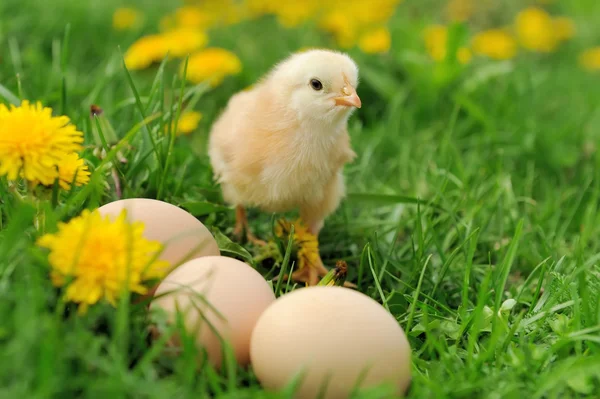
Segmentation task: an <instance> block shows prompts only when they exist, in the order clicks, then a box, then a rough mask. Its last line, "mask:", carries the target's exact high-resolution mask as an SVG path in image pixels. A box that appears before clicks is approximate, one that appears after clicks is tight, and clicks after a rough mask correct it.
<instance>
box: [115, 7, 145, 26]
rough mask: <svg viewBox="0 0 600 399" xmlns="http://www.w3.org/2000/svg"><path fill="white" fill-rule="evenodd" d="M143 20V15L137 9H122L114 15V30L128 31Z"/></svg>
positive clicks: (117, 10)
mask: <svg viewBox="0 0 600 399" xmlns="http://www.w3.org/2000/svg"><path fill="white" fill-rule="evenodd" d="M140 19H141V13H140V12H139V11H138V10H136V9H135V8H129V7H122V8H118V9H116V10H115V12H114V14H113V19H112V20H113V28H114V29H115V30H127V29H131V28H133V27H134V26H135V25H136V24H137V23H138V22H139V21H140Z"/></svg>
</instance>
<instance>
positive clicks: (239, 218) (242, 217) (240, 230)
mask: <svg viewBox="0 0 600 399" xmlns="http://www.w3.org/2000/svg"><path fill="white" fill-rule="evenodd" d="M244 232H246V240H247V241H248V242H249V243H252V244H254V245H257V246H260V247H264V246H266V245H267V242H266V241H263V240H261V239H259V238H258V237H256V236H255V235H254V234H253V233H252V231H251V230H250V226H249V225H248V216H247V215H246V209H245V208H244V207H242V206H239V205H238V206H237V207H236V208H235V228H234V229H233V235H234V237H235V238H236V239H237V240H238V241H241V240H242V237H243V235H244Z"/></svg>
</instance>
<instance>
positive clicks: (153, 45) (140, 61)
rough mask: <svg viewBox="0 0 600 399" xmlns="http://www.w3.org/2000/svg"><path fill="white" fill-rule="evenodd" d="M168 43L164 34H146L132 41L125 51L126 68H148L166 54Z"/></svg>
mask: <svg viewBox="0 0 600 399" xmlns="http://www.w3.org/2000/svg"><path fill="white" fill-rule="evenodd" d="M168 49H169V47H168V43H167V41H166V40H165V37H164V36H161V35H147V36H144V37H141V38H140V39H138V40H137V41H136V42H135V43H133V44H132V45H131V46H130V47H129V49H127V52H126V53H125V57H124V58H125V65H126V66H127V69H130V70H138V69H144V68H148V67H149V66H150V65H152V64H153V63H155V62H157V61H160V60H162V59H163V58H165V56H166V55H167V51H168Z"/></svg>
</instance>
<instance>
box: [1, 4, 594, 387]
mask: <svg viewBox="0 0 600 399" xmlns="http://www.w3.org/2000/svg"><path fill="white" fill-rule="evenodd" d="M125 3H126V4H125ZM279 3H282V4H283V3H285V2H283V1H280V2H279ZM313 3H314V2H310V4H313ZM322 3H325V2H322ZM388 3H389V1H388ZM451 3H452V4H453V5H454V6H456V7H455V8H454V12H453V13H452V12H451V13H450V14H452V15H451V16H449V15H448V12H447V6H448V4H447V2H443V1H434V0H422V1H416V0H404V1H403V2H399V4H398V5H397V6H396V7H395V11H394V12H393V15H384V16H383V17H382V18H381V19H382V20H381V21H377V24H378V28H377V29H380V30H379V31H376V32H377V33H373V35H372V36H371V37H370V38H367V39H370V40H367V39H364V40H359V44H360V45H353V44H354V39H355V38H354V37H352V35H351V34H350V33H354V32H353V31H352V29H353V28H352V27H354V26H355V25H359V23H358V22H357V21H358V19H360V18H359V17H358V16H356V20H353V19H352V18H350V17H348V18H346V19H343V21H344V22H345V23H346V24H347V25H345V28H344V29H342V30H341V31H338V32H337V36H335V35H332V34H331V32H327V31H325V30H324V28H323V27H322V26H319V24H318V21H317V20H316V17H314V16H312V14H310V12H309V13H308V14H309V15H308V17H309V18H307V19H306V20H304V21H296V20H295V19H297V18H295V17H298V16H299V15H301V13H302V12H303V11H306V9H302V8H301V7H300V8H299V9H291V7H292V6H290V8H289V9H287V13H285V14H281V15H280V18H279V19H277V18H276V17H275V16H273V15H270V14H269V15H259V16H256V17H255V18H245V19H244V18H243V19H242V20H241V21H233V22H235V23H233V22H231V21H230V22H229V23H227V24H224V25H219V26H215V27H211V28H210V29H209V30H208V31H207V32H208V38H209V44H208V45H209V46H211V47H220V48H224V49H227V50H228V51H230V52H232V53H233V54H235V56H236V57H238V58H239V60H240V65H241V70H240V71H239V72H237V73H231V74H229V75H227V76H224V77H223V79H222V81H221V82H218V83H219V84H215V85H212V86H211V85H209V84H207V83H206V82H197V81H191V80H185V79H182V78H181V70H182V69H185V68H186V65H187V68H188V72H190V71H189V68H190V67H191V66H192V64H191V62H190V61H191V59H192V58H189V59H188V58H186V55H185V54H183V55H181V56H176V57H169V58H165V60H164V62H161V61H162V55H161V54H159V55H158V57H159V59H158V61H157V62H155V63H153V64H152V65H148V66H147V67H140V68H135V67H126V65H130V66H133V65H134V64H135V62H133V61H131V60H130V62H129V63H125V62H124V57H125V58H126V56H127V54H128V53H127V50H128V49H129V48H130V46H131V45H132V44H133V43H134V42H135V41H136V40H138V39H140V38H141V37H143V36H144V35H151V34H158V33H159V32H160V31H159V26H160V25H163V27H164V25H165V24H167V23H168V22H169V21H167V20H164V19H163V17H165V16H167V15H172V13H173V12H174V11H175V10H176V9H177V8H178V7H180V6H181V4H179V2H176V1H173V2H162V1H153V0H130V1H127V2H124V1H117V0H105V1H96V0H90V1H82V2H76V1H69V0H52V1H49V2H43V1H40V0H20V1H17V0H2V1H1V2H0V104H5V105H7V106H8V105H9V104H14V105H18V104H20V103H21V101H22V100H29V101H30V102H36V101H40V102H41V103H42V104H43V105H44V106H46V107H50V108H52V110H53V115H55V116H60V115H65V116H68V117H69V118H70V120H71V123H72V124H73V125H75V126H76V127H77V129H78V130H79V131H81V132H83V137H84V147H83V149H82V150H81V151H80V152H79V155H80V156H81V158H83V159H84V161H85V164H86V165H87V166H88V170H89V171H90V172H91V174H90V176H89V178H88V179H86V181H81V184H72V185H71V186H70V187H69V188H68V189H65V188H64V187H62V186H61V185H59V184H53V183H51V184H47V185H46V186H44V185H43V184H41V185H40V184H38V185H37V186H34V185H33V184H32V182H31V181H28V180H26V179H25V178H11V176H10V174H9V173H7V169H6V165H7V162H8V161H6V159H9V158H10V157H11V152H10V151H11V150H10V148H11V147H10V145H8V146H7V144H6V142H8V141H9V137H8V136H9V135H10V136H11V137H12V135H14V134H17V135H19V134H21V135H22V137H23V138H24V140H25V138H26V137H27V134H28V133H29V130H27V131H23V130H22V129H20V128H19V126H16V125H9V124H7V123H6V122H4V121H3V119H2V118H3V116H2V112H1V111H2V108H1V106H0V174H1V177H0V320H2V322H1V323H0V353H1V355H0V359H1V360H0V397H1V398H11V399H12V398H71V397H73V398H75V397H77V398H79V397H81V398H84V397H85V398H108V397H122V398H125V397H127V398H205V397H218V398H232V399H233V398H287V397H291V396H289V394H286V393H285V392H282V393H267V392H266V391H263V389H262V388H261V386H260V384H259V382H258V381H257V379H256V377H255V376H254V374H253V373H252V369H251V368H241V367H238V368H235V367H229V368H227V369H226V370H225V371H223V372H220V373H219V372H216V371H214V370H213V369H212V368H211V367H209V366H203V367H198V366H197V365H196V360H195V357H194V356H195V355H194V353H195V352H194V350H193V349H190V348H187V347H186V350H185V351H184V352H183V354H181V355H180V356H176V357H171V356H167V355H166V354H165V353H164V352H163V350H162V349H163V345H164V342H161V341H153V340H152V339H151V337H150V334H149V328H148V327H149V319H148V317H147V312H146V309H145V307H144V306H143V305H141V304H139V303H137V302H135V301H133V302H132V301H127V300H126V299H124V300H120V301H117V302H118V303H117V305H116V306H113V305H111V304H110V303H108V302H107V301H105V300H100V301H98V303H97V304H94V305H91V306H90V307H89V309H88V311H87V312H86V313H79V312H77V306H76V304H74V303H72V302H70V301H68V300H66V299H65V297H64V296H63V294H64V292H65V290H64V289H63V288H62V287H60V286H56V285H54V284H53V280H52V279H51V278H50V270H51V267H52V265H51V262H49V259H48V251H47V250H45V249H44V248H41V247H40V246H39V245H38V244H37V243H38V241H37V240H38V238H39V237H41V236H42V235H43V234H45V233H53V232H55V231H56V228H57V223H58V222H60V221H64V222H66V221H68V220H70V219H71V218H73V217H75V216H77V215H79V214H80V213H81V212H82V210H84V209H86V208H87V209H95V208H97V207H98V206H101V205H103V204H106V203H108V202H110V201H114V200H117V199H119V198H135V197H144V198H154V199H159V200H162V201H166V202H169V203H172V204H175V205H178V206H181V207H183V208H185V209H186V210H188V211H189V212H190V213H192V214H193V215H194V216H196V217H197V218H198V219H199V220H200V221H201V222H202V223H204V224H205V225H206V226H208V227H210V228H211V230H212V231H213V233H214V234H215V235H218V237H219V243H220V244H221V245H222V247H223V248H225V254H227V255H228V256H234V257H238V258H239V259H243V260H246V261H248V262H249V263H252V265H253V266H254V267H256V268H257V270H259V271H260V272H261V273H262V274H263V275H264V276H265V278H266V279H267V280H271V279H272V278H273V277H274V276H276V275H278V274H279V272H280V268H281V267H289V266H291V264H292V263H295V261H296V257H295V253H290V254H287V255H289V258H290V261H291V263H290V264H289V265H288V262H284V261H282V259H284V258H285V255H286V254H285V253H283V252H277V253H275V254H273V256H272V257H267V258H266V259H263V258H265V257H264V256H263V257H261V252H260V250H259V249H257V247H255V246H253V245H250V244H248V243H245V242H241V243H240V244H236V243H235V241H234V237H233V234H232V232H233V226H234V223H235V211H234V209H232V208H230V207H228V206H227V204H225V203H224V202H223V199H222V196H221V192H220V189H219V186H218V185H217V184H216V183H215V182H214V180H213V176H212V170H211V166H210V163H209V159H208V156H207V138H208V132H209V129H210V126H211V124H212V122H213V121H214V120H215V118H216V117H217V116H218V114H219V112H220V111H221V109H222V108H223V107H224V106H225V104H226V103H227V100H228V99H229V97H230V96H231V95H232V94H234V93H235V92H237V91H239V90H242V89H245V88H247V87H249V86H250V85H252V84H253V83H254V82H255V81H256V80H257V79H259V78H260V77H261V76H262V75H263V74H265V73H266V72H267V71H268V69H269V68H270V67H271V66H272V65H274V64H275V63H276V62H277V61H279V60H281V59H283V58H284V57H286V56H287V55H289V54H290V52H293V51H297V50H301V49H304V48H307V47H327V48H333V49H340V48H341V49H343V50H344V51H347V52H348V54H350V55H351V56H352V57H353V59H354V60H355V61H356V63H357V64H358V65H359V68H360V85H359V87H358V93H359V95H360V97H361V100H362V108H361V109H360V110H358V111H357V112H356V113H355V114H354V115H353V116H352V118H351V119H350V122H349V133H350V136H351V140H352V147H353V149H354V150H355V152H356V153H357V155H358V157H357V158H356V160H355V161H354V162H353V163H352V164H350V165H348V166H347V167H346V168H345V171H344V173H345V176H346V181H347V186H348V187H347V190H348V195H347V197H346V198H345V199H344V201H343V202H342V205H341V206H340V207H339V208H338V209H337V211H336V212H335V214H334V215H332V216H331V217H329V218H328V219H327V220H326V222H325V227H324V229H323V231H322V232H321V234H320V236H319V244H320V251H321V255H322V257H323V259H324V261H325V263H326V265H327V266H328V267H332V266H333V265H334V264H335V262H336V261H338V260H345V261H346V262H347V264H348V276H347V280H348V281H350V282H352V283H354V284H356V285H357V287H358V288H357V289H358V290H359V291H361V292H363V293H365V294H366V295H368V296H370V297H372V298H373V299H375V300H377V301H378V302H379V303H381V304H382V305H383V306H385V307H386V308H387V309H388V310H389V312H391V313H392V314H393V315H394V317H395V318H396V319H397V321H398V323H399V324H400V326H401V327H402V328H403V329H404V331H405V332H406V334H407V336H408V339H409V342H410V345H411V348H412V385H411V388H410V391H409V392H408V394H407V396H408V397H409V398H439V399H441V398H513V397H514V398H598V397H600V266H599V259H600V239H599V238H598V237H599V235H600V213H599V212H598V207H599V206H600V154H598V143H599V140H600V90H599V87H600V74H599V72H600V49H599V50H597V52H596V55H595V56H594V53H592V52H588V53H584V52H585V51H586V50H588V49H590V48H593V47H594V46H600V3H598V2H597V1H595V0H572V1H569V2H567V1H563V2H558V1H554V2H553V1H543V2H542V1H527V2H524V1H520V0H512V1H508V0H507V1H502V2H492V1H489V0H488V1H465V0H463V1H456V0H454V1H452V2H451ZM469 3H470V4H471V5H473V4H475V5H476V6H475V8H474V10H473V11H472V12H471V13H467V14H470V15H465V17H466V19H464V21H463V22H456V20H457V19H461V18H459V17H460V15H457V14H460V13H459V12H458V11H460V9H459V8H458V6H460V5H461V4H467V5H468V4H469ZM496 3H498V4H496ZM500 3H501V4H500ZM223 4H224V3H221V5H220V6H219V7H217V9H221V10H224V8H223V7H224V6H223ZM353 4H354V3H352V2H349V3H348V4H347V6H348V7H353ZM123 6H128V7H133V8H134V9H135V10H137V12H138V13H139V14H138V15H137V17H136V16H135V15H132V16H129V17H128V16H127V15H125V17H123V18H122V19H123V20H122V21H121V22H122V23H123V29H117V28H115V27H113V14H114V12H115V11H116V10H117V9H118V8H119V7H123ZM305 6H306V7H309V4H308V3H306V4H305ZM529 6H536V7H541V8H542V9H544V10H546V12H547V13H548V14H550V15H551V16H552V17H554V18H556V19H555V20H553V21H555V22H556V21H560V23H558V22H557V23H555V24H554V25H549V26H546V25H543V24H540V23H536V21H533V20H524V21H522V23H523V24H524V25H523V26H524V27H523V29H522V30H523V32H521V33H522V34H523V35H525V36H526V37H525V38H523V37H522V36H519V35H518V34H517V33H515V28H514V26H515V24H514V22H515V20H516V16H517V15H523V14H519V13H520V12H523V10H524V9H525V8H526V7H529ZM279 7H281V5H279ZM296 7H297V6H296ZM367 9H368V10H371V11H381V13H383V14H385V12H386V11H385V9H384V7H382V6H376V5H373V6H371V7H367ZM457 10H458V11H457ZM466 10H467V11H469V10H468V8H467V9H466ZM309 11H310V10H309ZM210 12H216V11H214V10H213V11H210ZM371 14H373V15H371ZM376 14H377V12H373V13H368V12H367V13H362V14H359V16H360V15H362V16H363V17H364V18H367V19H368V18H373V19H376V18H378V16H377V15H376ZM228 15H229V14H227V15H226V17H228ZM544 15H545V14H544ZM451 17H452V18H451ZM558 17H561V19H558ZM562 17H564V18H562ZM286 18H287V19H286ZM161 20H162V24H161V22H160V21H161ZM544 21H545V20H544ZM171 22H172V21H171ZM294 22H299V23H298V24H293V23H294ZM290 24H293V25H295V26H287V25H290ZM353 24H355V25H353ZM377 24H375V25H377ZM284 25H286V26H284ZM435 25H439V26H437V28H436V27H435ZM432 26H433V28H432ZM442 26H444V27H446V28H442ZM383 27H387V29H388V30H385V29H384V28H383ZM573 27H574V30H573V29H572V28H573ZM501 28H502V29H504V28H505V29H506V30H503V31H491V32H490V31H489V30H491V29H501ZM357 29H358V28H357ZM198 30H202V29H200V28H198ZM348 32H350V33H348ZM388 32H389V38H391V46H390V47H389V48H387V47H388V46H387V43H386V41H387V38H388V36H387V34H388ZM481 32H487V33H488V34H487V35H481V34H480V35H479V36H475V35H477V34H478V33H481ZM186 37H188V38H189V36H186ZM361 38H363V37H362V36H361ZM475 38H476V39H477V40H472V39H475ZM446 39H447V40H446ZM184 42H185V41H184V40H181V41H180V42H179V43H178V44H181V45H182V46H184V45H185V43H184ZM182 43H183V44H182ZM536 47H537V50H536ZM144 51H149V48H148V49H146V50H143V51H141V54H142V55H144V54H145V53H144ZM199 51H202V50H201V49H200V50H199ZM183 52H184V53H185V49H184V51H183ZM190 53H192V54H193V53H194V52H193V51H190ZM582 54H587V56H585V55H584V56H582ZM145 55H146V56H147V54H145ZM186 60H188V61H187V62H186ZM134 61H136V60H134ZM137 61H138V62H139V59H137ZM138 66H139V64H138ZM187 111H195V112H199V113H201V119H200V120H199V122H198V124H197V126H196V123H195V122H196V121H197V118H196V120H194V118H193V117H192V118H191V120H188V121H187V122H188V123H181V124H179V123H178V128H179V129H182V126H183V127H189V129H188V130H186V129H183V131H182V134H175V132H174V131H173V129H171V127H172V123H173V122H174V121H175V120H177V118H178V117H180V116H182V115H184V112H187ZM179 121H180V122H183V121H184V119H183V118H181V119H179ZM26 122H27V121H25V122H22V123H23V124H22V125H20V126H28V125H27V123H26ZM15 126H16V127H15ZM173 127H174V126H173ZM13 140H14V139H13ZM7 148H8V150H7ZM117 150H118V151H117ZM13 158H14V157H13ZM29 180H31V179H29ZM249 216H250V223H251V225H252V227H253V229H254V230H255V232H256V234H257V235H258V236H260V237H262V238H264V239H266V240H272V239H273V234H272V230H273V222H274V220H275V219H276V218H280V217H284V216H285V217H287V218H288V219H289V220H291V219H292V218H293V217H294V216H295V215H294V214H293V213H290V214H288V215H272V214H268V213H261V212H258V211H257V210H252V211H251V212H250V214H249ZM278 248H280V249H283V250H284V252H285V245H284V246H282V247H278ZM297 288H300V286H299V285H297V286H294V287H289V289H297ZM280 289H281V290H282V291H285V289H286V287H285V286H283V287H280ZM281 294H282V292H277V295H281ZM348 350H352V348H348ZM386 397H389V396H386V394H385V392H383V391H379V390H377V389H370V390H365V391H364V392H361V393H360V394H357V395H356V398H364V399H368V398H372V399H375V398H386Z"/></svg>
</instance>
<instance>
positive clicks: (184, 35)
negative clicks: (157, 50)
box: [162, 28, 208, 57]
mask: <svg viewBox="0 0 600 399" xmlns="http://www.w3.org/2000/svg"><path fill="white" fill-rule="evenodd" d="M162 36H163V38H164V40H165V41H166V47H167V51H168V53H169V55H171V56H173V57H185V56H186V55H188V54H190V53H192V52H194V51H196V50H198V49H200V48H202V47H204V46H205V45H206V43H207V42H208V37H207V36H206V33H204V32H202V31H199V30H196V29H190V28H177V29H173V30H170V31H167V32H165V33H163V34H162Z"/></svg>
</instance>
